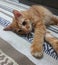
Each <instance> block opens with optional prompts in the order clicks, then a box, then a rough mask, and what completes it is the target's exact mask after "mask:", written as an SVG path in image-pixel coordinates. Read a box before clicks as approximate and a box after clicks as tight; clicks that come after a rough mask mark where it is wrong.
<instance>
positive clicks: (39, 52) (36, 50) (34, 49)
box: [31, 46, 43, 58]
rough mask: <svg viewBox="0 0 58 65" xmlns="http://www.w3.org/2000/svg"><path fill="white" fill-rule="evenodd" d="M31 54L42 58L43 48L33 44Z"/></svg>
mask: <svg viewBox="0 0 58 65" xmlns="http://www.w3.org/2000/svg"><path fill="white" fill-rule="evenodd" d="M31 54H32V55H33V56H34V57H36V58H42V56H43V49H40V48H39V47H38V46H35V47H33V46H31Z"/></svg>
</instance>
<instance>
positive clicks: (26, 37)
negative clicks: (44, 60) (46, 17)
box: [0, 17, 58, 60]
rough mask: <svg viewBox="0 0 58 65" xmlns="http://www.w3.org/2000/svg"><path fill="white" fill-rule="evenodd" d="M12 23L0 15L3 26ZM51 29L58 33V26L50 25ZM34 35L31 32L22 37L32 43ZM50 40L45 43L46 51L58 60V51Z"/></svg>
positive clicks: (0, 23)
mask: <svg viewBox="0 0 58 65" xmlns="http://www.w3.org/2000/svg"><path fill="white" fill-rule="evenodd" d="M9 24H10V21H8V20H6V19H4V18H2V17H0V25H2V26H4V27H5V26H7V25H9ZM48 29H49V30H51V31H52V32H54V33H55V34H57V33H58V26H50V27H48ZM33 36H34V33H31V34H29V35H22V36H21V37H23V38H24V39H25V40H27V41H29V42H30V43H31V42H32V40H33ZM47 43H48V42H45V43H44V45H43V46H44V52H45V53H46V54H48V55H50V56H52V57H53V58H54V59H56V60H58V55H57V53H56V52H55V51H54V49H53V48H52V46H51V45H49V44H47Z"/></svg>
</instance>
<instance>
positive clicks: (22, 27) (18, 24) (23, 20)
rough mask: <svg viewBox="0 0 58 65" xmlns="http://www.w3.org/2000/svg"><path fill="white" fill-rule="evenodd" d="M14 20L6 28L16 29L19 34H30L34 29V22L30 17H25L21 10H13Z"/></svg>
mask: <svg viewBox="0 0 58 65" xmlns="http://www.w3.org/2000/svg"><path fill="white" fill-rule="evenodd" d="M13 14H14V18H13V22H12V23H11V24H10V25H8V26H7V27H6V28H4V30H6V31H8V30H10V31H14V32H16V33H18V34H28V33H29V32H31V30H32V24H31V22H30V20H29V19H28V17H24V16H23V15H22V14H21V13H20V12H19V11H17V10H13Z"/></svg>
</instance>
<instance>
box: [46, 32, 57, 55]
mask: <svg viewBox="0 0 58 65" xmlns="http://www.w3.org/2000/svg"><path fill="white" fill-rule="evenodd" d="M45 40H46V41H47V42H49V43H50V44H51V46H52V47H53V48H54V50H55V51H56V53H57V54H58V38H55V37H54V36H52V35H51V33H49V32H47V33H46V35H45Z"/></svg>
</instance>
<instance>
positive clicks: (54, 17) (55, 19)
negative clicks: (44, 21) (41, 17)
mask: <svg viewBox="0 0 58 65" xmlns="http://www.w3.org/2000/svg"><path fill="white" fill-rule="evenodd" d="M51 19H52V20H53V22H54V25H58V16H56V15H52V17H51Z"/></svg>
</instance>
